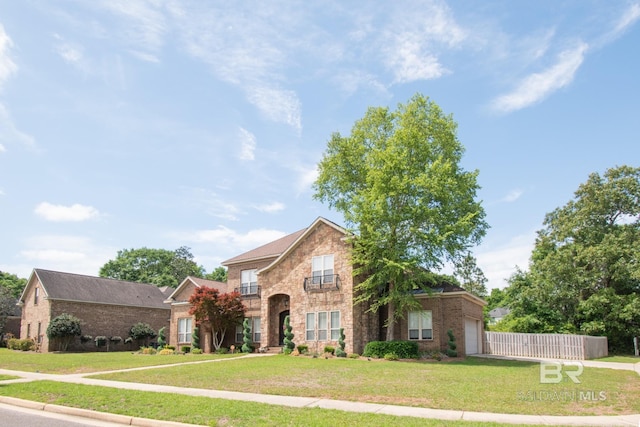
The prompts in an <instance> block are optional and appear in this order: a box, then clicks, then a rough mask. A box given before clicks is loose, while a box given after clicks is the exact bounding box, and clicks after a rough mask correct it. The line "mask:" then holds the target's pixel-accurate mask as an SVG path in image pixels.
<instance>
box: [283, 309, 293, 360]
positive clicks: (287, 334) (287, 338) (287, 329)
mask: <svg viewBox="0 0 640 427" xmlns="http://www.w3.org/2000/svg"><path fill="white" fill-rule="evenodd" d="M292 329H293V328H292V327H291V323H290V320H289V316H286V317H285V318H284V354H291V352H292V351H293V349H294V348H296V345H295V343H294V342H293V337H294V335H293V332H291V330H292Z"/></svg>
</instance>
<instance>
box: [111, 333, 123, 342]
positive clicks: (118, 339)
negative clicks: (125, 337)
mask: <svg viewBox="0 0 640 427" xmlns="http://www.w3.org/2000/svg"><path fill="white" fill-rule="evenodd" d="M109 341H111V342H112V343H114V344H118V343H120V342H122V337H119V336H117V335H116V336H115V337H111V338H109Z"/></svg>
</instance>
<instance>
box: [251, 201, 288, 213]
mask: <svg viewBox="0 0 640 427" xmlns="http://www.w3.org/2000/svg"><path fill="white" fill-rule="evenodd" d="M255 208H256V209H257V210H259V211H260V212H266V213H275V212H280V211H282V210H284V208H285V206H284V204H283V203H280V202H273V203H269V204H266V205H257V206H255Z"/></svg>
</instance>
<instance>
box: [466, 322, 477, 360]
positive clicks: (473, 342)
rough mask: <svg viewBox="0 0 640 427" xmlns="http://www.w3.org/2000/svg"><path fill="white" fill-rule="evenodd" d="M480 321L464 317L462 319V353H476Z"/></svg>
mask: <svg viewBox="0 0 640 427" xmlns="http://www.w3.org/2000/svg"><path fill="white" fill-rule="evenodd" d="M479 322H480V321H479V320H476V319H470V318H468V317H465V319H464V353H465V354H478V353H479V352H480V351H479V350H480V344H479V339H478V338H479V336H480V333H479V329H480V328H479V326H480V323H479Z"/></svg>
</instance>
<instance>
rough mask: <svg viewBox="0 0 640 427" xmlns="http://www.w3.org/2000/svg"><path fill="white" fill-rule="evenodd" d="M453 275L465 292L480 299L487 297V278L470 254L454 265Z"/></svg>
mask: <svg viewBox="0 0 640 427" xmlns="http://www.w3.org/2000/svg"><path fill="white" fill-rule="evenodd" d="M453 274H454V276H455V277H456V279H458V281H459V282H460V285H461V286H462V287H463V288H464V290H465V291H467V292H469V293H472V294H474V295H475V296H478V297H480V298H486V297H487V286H486V284H487V278H486V276H485V275H484V272H483V271H482V269H481V268H480V267H478V265H477V263H476V259H475V257H474V256H473V255H471V253H470V252H468V253H467V254H466V255H465V256H464V257H462V258H461V259H460V260H458V261H457V262H456V263H455V271H454V272H453Z"/></svg>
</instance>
